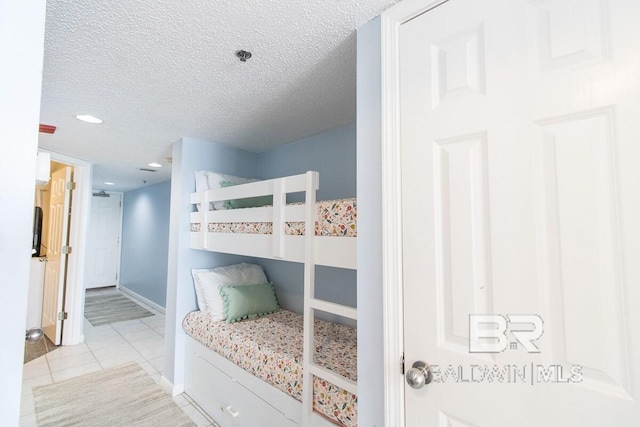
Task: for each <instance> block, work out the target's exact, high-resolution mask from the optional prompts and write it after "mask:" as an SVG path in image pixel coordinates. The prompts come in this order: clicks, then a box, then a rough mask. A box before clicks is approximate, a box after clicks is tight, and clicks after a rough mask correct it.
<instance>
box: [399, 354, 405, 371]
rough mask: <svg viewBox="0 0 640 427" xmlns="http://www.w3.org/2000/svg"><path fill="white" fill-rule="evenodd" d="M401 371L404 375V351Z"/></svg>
mask: <svg viewBox="0 0 640 427" xmlns="http://www.w3.org/2000/svg"><path fill="white" fill-rule="evenodd" d="M400 371H401V372H402V375H404V353H402V359H401V361H400Z"/></svg>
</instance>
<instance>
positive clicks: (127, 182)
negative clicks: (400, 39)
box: [40, 0, 395, 191]
mask: <svg viewBox="0 0 640 427" xmlns="http://www.w3.org/2000/svg"><path fill="white" fill-rule="evenodd" d="M392 3H395V0H326V1H324V0H323V1H319V0H316V1H303V0H279V1H274V0H260V1H257V0H236V1H223V0H191V1H180V0H102V1H95V0H48V1H47V23H46V33H45V37H46V40H45V58H44V75H43V86H42V107H41V118H40V122H41V123H44V124H51V125H54V126H57V127H58V129H57V131H56V133H55V134H54V135H45V134H41V136H40V146H41V147H43V148H46V149H49V150H52V151H55V152H59V153H63V154H67V155H70V156H73V157H77V158H80V159H84V160H88V161H91V162H94V164H95V167H94V188H95V189H101V188H103V187H104V185H103V182H104V181H114V182H116V184H117V185H116V187H113V189H115V190H120V191H128V190H130V189H134V188H138V187H141V186H142V185H143V181H147V184H151V183H155V182H160V181H163V180H166V179H169V177H170V175H169V174H170V170H169V169H170V165H169V164H168V163H167V159H166V158H167V157H169V156H170V155H171V144H172V143H173V142H175V141H177V140H178V139H179V138H181V137H183V136H188V137H193V138H199V139H204V140H208V141H214V142H219V143H223V144H229V145H233V146H236V147H240V148H243V149H246V150H250V151H256V152H260V151H264V150H267V149H269V148H271V147H274V146H277V145H281V144H285V143H288V142H291V141H295V140H297V139H301V138H304V137H307V136H310V135H313V134H316V133H319V132H323V131H325V130H329V129H333V128H337V127H340V126H343V125H346V124H348V123H352V122H353V121H355V88H356V72H355V59H356V58H355V55H356V48H355V31H354V30H355V29H356V28H358V27H359V26H360V25H362V24H364V23H366V22H367V21H369V20H370V19H372V18H374V17H375V16H377V15H379V14H380V13H381V12H382V11H383V10H384V9H386V8H387V7H389V6H390V5H391V4H392ZM239 49H244V50H248V51H250V52H252V54H253V57H252V58H251V59H249V60H248V61H247V62H246V63H242V62H240V61H239V60H238V59H237V58H236V57H235V51H237V50H239ZM76 114H92V115H94V116H96V117H99V118H101V119H102V120H104V123H103V124H100V125H91V124H86V123H83V122H80V121H78V120H77V119H75V118H74V116H75V115H76ZM154 161H155V162H159V163H161V164H163V165H164V166H165V167H163V168H162V169H161V170H160V171H159V172H156V173H149V172H142V171H138V170H137V168H139V167H146V164H147V163H149V162H154Z"/></svg>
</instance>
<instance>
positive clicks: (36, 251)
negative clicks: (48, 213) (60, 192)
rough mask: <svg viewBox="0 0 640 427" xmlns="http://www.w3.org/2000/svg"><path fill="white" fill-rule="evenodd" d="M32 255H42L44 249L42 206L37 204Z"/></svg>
mask: <svg viewBox="0 0 640 427" xmlns="http://www.w3.org/2000/svg"><path fill="white" fill-rule="evenodd" d="M32 245H33V246H32V250H31V256H33V257H39V256H41V253H40V252H41V250H42V208H41V207H40V206H36V207H35V209H34V212H33V241H32Z"/></svg>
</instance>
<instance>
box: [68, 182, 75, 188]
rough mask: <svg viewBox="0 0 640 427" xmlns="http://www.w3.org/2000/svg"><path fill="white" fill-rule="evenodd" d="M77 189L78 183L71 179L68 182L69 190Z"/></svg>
mask: <svg viewBox="0 0 640 427" xmlns="http://www.w3.org/2000/svg"><path fill="white" fill-rule="evenodd" d="M75 189H76V183H75V182H73V181H69V182H67V190H75Z"/></svg>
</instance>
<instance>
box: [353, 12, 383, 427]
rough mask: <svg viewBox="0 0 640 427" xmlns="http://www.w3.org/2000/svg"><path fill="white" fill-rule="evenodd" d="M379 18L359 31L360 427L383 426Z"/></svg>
mask: <svg viewBox="0 0 640 427" xmlns="http://www.w3.org/2000/svg"><path fill="white" fill-rule="evenodd" d="M380 28H381V27H380V18H376V19H374V20H373V21H371V22H369V23H368V24H365V25H364V26H362V27H360V28H359V29H358V42H357V43H358V44H357V52H358V63H357V73H358V79H357V106H358V111H357V119H356V120H357V137H356V138H357V162H358V175H357V182H358V279H357V280H358V424H360V425H362V426H379V427H380V426H383V425H384V378H383V375H382V373H383V371H384V370H383V368H384V360H383V354H384V347H383V322H382V319H383V317H382V316H383V312H382V310H383V304H382V296H383V289H382V274H383V273H382V133H381V108H382V92H381V91H382V86H381V84H382V83H381V82H382V80H381V74H380V73H381V65H382V62H381V32H380Z"/></svg>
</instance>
